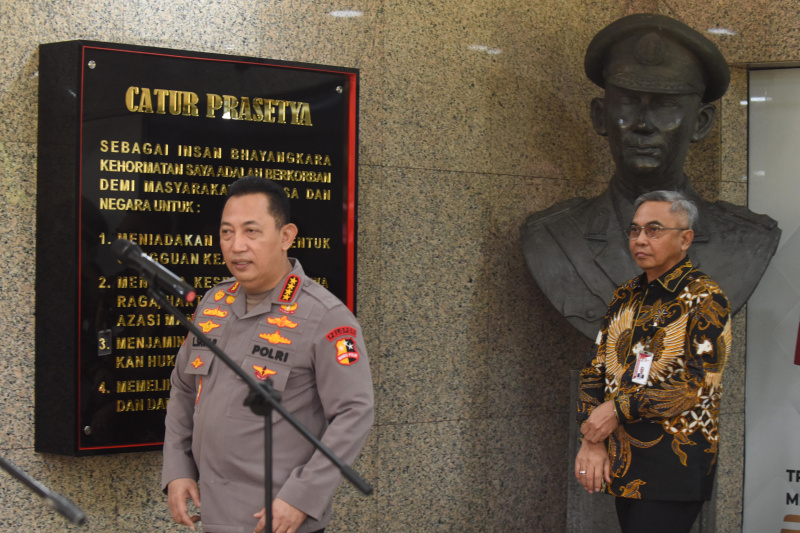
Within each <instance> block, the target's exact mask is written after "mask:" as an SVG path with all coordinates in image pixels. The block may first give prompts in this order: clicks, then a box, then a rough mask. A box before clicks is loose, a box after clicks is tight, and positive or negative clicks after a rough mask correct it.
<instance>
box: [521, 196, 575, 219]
mask: <svg viewBox="0 0 800 533" xmlns="http://www.w3.org/2000/svg"><path fill="white" fill-rule="evenodd" d="M586 202H588V200H587V199H586V198H583V197H582V196H578V197H576V198H570V199H569V200H564V201H563V202H559V203H557V204H555V205H552V206H550V207H548V208H547V209H545V210H544V211H539V212H537V213H533V214H532V215H530V216H529V217H528V218H527V220H525V225H526V226H536V225H539V224H542V223H544V222H547V220H549V219H551V218H554V217H557V216H558V215H561V214H563V213H566V212H567V211H570V210H572V209H575V208H578V207H580V206H582V205H583V204H585V203H586Z"/></svg>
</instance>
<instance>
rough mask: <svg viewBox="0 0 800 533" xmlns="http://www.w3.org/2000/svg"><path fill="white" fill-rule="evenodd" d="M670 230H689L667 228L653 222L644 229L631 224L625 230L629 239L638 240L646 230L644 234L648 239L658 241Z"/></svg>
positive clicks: (684, 229)
mask: <svg viewBox="0 0 800 533" xmlns="http://www.w3.org/2000/svg"><path fill="white" fill-rule="evenodd" d="M668 229H675V230H678V231H686V230H687V229H689V228H665V227H664V226H662V225H661V224H656V223H654V222H651V223H649V224H645V226H644V227H642V226H639V225H637V224H631V225H630V226H628V228H627V229H626V230H625V233H626V234H627V235H628V238H629V239H638V238H639V235H641V233H642V230H644V234H645V235H646V236H647V238H648V239H658V238H659V237H661V234H662V233H663V232H664V231H666V230H668Z"/></svg>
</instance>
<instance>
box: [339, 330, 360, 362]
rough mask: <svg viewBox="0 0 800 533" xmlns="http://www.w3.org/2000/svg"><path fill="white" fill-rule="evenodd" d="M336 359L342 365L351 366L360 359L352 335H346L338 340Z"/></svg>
mask: <svg viewBox="0 0 800 533" xmlns="http://www.w3.org/2000/svg"><path fill="white" fill-rule="evenodd" d="M336 361H338V363H339V364H340V365H346V366H350V365H352V364H353V363H355V362H356V361H358V352H357V351H356V341H355V340H354V339H352V338H350V337H345V338H343V339H340V340H338V341H336Z"/></svg>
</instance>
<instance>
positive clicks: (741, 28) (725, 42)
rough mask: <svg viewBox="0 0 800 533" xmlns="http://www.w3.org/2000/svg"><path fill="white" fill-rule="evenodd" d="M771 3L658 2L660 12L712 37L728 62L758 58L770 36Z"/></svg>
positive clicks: (704, 0)
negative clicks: (768, 8) (768, 7)
mask: <svg viewBox="0 0 800 533" xmlns="http://www.w3.org/2000/svg"><path fill="white" fill-rule="evenodd" d="M770 2H771V0H770V1H766V0H757V1H754V2H729V1H727V0H676V1H672V0H669V1H664V0H660V1H658V2H657V3H658V12H659V13H661V14H662V15H667V16H670V17H672V18H674V19H677V20H680V21H681V22H683V23H684V24H686V25H688V26H689V27H691V28H694V29H695V30H697V31H699V32H700V33H702V34H703V35H705V36H706V37H708V38H709V39H710V40H711V41H712V42H714V44H716V45H717V47H718V48H719V49H720V51H721V52H722V55H724V56H725V59H726V60H727V61H728V63H741V62H744V61H754V60H757V56H758V55H759V54H761V53H762V51H763V49H764V41H765V38H767V35H768V31H769V26H768V15H767V13H768V10H767V9H766V6H767V5H768V4H769V3H770Z"/></svg>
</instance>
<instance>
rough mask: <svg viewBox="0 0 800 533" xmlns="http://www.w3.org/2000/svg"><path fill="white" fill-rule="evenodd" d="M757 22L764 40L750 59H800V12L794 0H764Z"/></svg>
mask: <svg viewBox="0 0 800 533" xmlns="http://www.w3.org/2000/svg"><path fill="white" fill-rule="evenodd" d="M759 4H760V5H761V11H760V13H759V14H758V15H757V16H756V21H758V22H757V23H760V24H762V25H763V26H764V40H763V42H761V43H758V46H757V47H754V50H753V55H752V58H751V59H748V60H749V61H777V62H784V61H795V62H796V61H800V14H798V10H797V2H795V1H794V0H762V2H759Z"/></svg>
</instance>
